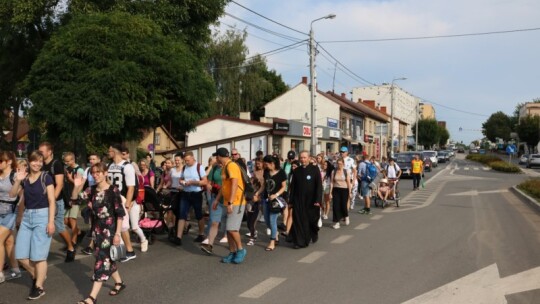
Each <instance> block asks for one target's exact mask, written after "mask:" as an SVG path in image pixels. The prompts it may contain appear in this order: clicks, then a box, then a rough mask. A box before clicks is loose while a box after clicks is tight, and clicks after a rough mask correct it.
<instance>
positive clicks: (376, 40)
mask: <svg viewBox="0 0 540 304" xmlns="http://www.w3.org/2000/svg"><path fill="white" fill-rule="evenodd" d="M538 30H540V27H535V28H527V29H517V30H506V31H493V32H481V33H467V34H454V35H437V36H419V37H401V38H382V39H356V40H327V41H319V43H351V42H382V41H403V40H423V39H439V38H457V37H469V36H485V35H497V34H510V33H518V32H529V31H538Z"/></svg>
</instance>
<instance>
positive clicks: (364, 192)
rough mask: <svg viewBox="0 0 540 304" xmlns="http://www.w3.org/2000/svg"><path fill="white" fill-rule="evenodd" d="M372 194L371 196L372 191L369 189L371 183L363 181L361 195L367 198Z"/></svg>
mask: <svg viewBox="0 0 540 304" xmlns="http://www.w3.org/2000/svg"><path fill="white" fill-rule="evenodd" d="M370 194H371V189H370V188H369V182H367V181H362V182H361V183H360V195H362V196H364V197H366V196H370Z"/></svg>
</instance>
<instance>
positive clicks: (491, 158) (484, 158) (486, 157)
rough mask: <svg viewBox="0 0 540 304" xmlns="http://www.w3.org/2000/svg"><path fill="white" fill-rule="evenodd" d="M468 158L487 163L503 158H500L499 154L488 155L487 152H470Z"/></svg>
mask: <svg viewBox="0 0 540 304" xmlns="http://www.w3.org/2000/svg"><path fill="white" fill-rule="evenodd" d="M467 159H468V160H472V161H476V162H479V163H482V164H485V165H490V163H492V162H496V161H502V159H500V158H499V157H497V156H493V155H486V154H469V155H467Z"/></svg>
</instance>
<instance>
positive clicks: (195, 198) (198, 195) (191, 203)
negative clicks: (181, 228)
mask: <svg viewBox="0 0 540 304" xmlns="http://www.w3.org/2000/svg"><path fill="white" fill-rule="evenodd" d="M202 201H203V198H202V192H184V193H182V198H181V199H180V219H181V220H187V216H188V213H189V209H190V208H191V207H193V211H195V219H196V220H197V221H198V220H201V219H202V218H203V214H202Z"/></svg>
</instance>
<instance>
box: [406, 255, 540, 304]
mask: <svg viewBox="0 0 540 304" xmlns="http://www.w3.org/2000/svg"><path fill="white" fill-rule="evenodd" d="M539 284H540V267H536V268H532V269H529V270H526V271H523V272H520V273H517V274H514V275H511V276H508V277H505V278H501V277H500V276H499V268H498V267H497V264H491V265H490V266H488V267H486V268H483V269H480V270H478V271H476V272H474V273H471V274H469V275H467V276H465V277H463V278H461V279H457V280H455V281H454V282H451V283H448V284H446V285H444V286H441V287H439V288H437V289H434V290H432V291H429V292H427V293H425V294H423V295H421V296H418V297H416V298H414V299H412V300H409V301H407V302H404V303H403V304H439V303H446V304H450V303H455V304H458V303H459V304H462V303H476V304H478V303H485V304H488V303H489V304H492V303H497V304H503V303H507V301H506V295H509V294H513V293H518V292H524V291H528V290H533V289H537V288H538V286H539Z"/></svg>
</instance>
